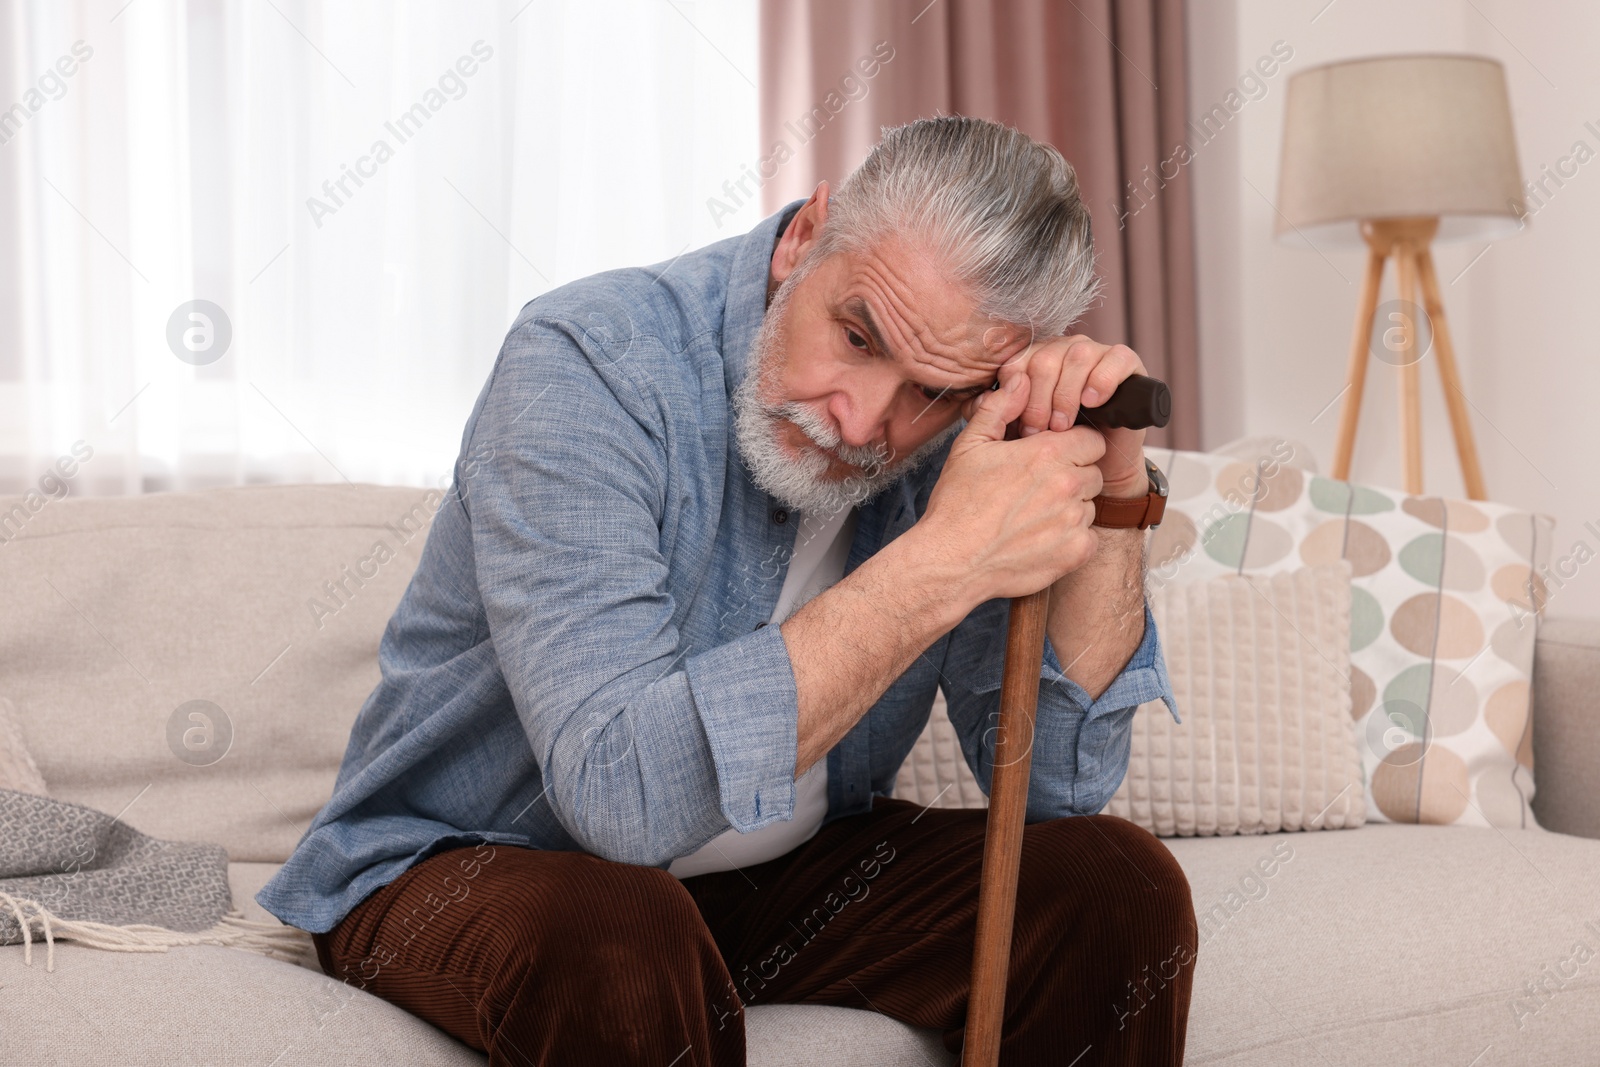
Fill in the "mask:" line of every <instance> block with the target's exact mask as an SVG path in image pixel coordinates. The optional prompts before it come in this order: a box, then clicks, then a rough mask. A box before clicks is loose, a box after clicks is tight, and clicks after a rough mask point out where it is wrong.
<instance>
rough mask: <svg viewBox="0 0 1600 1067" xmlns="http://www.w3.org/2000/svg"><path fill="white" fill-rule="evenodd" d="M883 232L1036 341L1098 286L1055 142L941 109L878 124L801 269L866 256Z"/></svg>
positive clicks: (1081, 308)
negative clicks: (922, 251) (879, 133)
mask: <svg viewBox="0 0 1600 1067" xmlns="http://www.w3.org/2000/svg"><path fill="white" fill-rule="evenodd" d="M890 235H899V236H907V237H910V238H912V239H913V240H915V241H918V242H919V243H921V244H923V246H924V247H926V248H927V249H929V250H930V251H931V252H932V253H933V255H934V256H935V257H936V260H937V261H938V262H940V263H942V264H944V265H945V267H946V269H947V270H949V271H950V273H951V274H952V275H953V276H954V277H955V278H956V279H958V280H959V281H960V282H961V283H963V284H964V285H965V286H966V287H967V289H968V291H969V292H970V293H971V294H972V297H973V299H974V301H975V303H976V304H977V311H978V314H979V315H981V316H988V317H992V318H995V319H998V320H1000V321H1001V322H1005V323H1010V324H1012V325H1016V326H1024V327H1027V328H1030V329H1031V330H1032V331H1033V333H1034V334H1035V335H1036V336H1044V337H1053V336H1056V335H1058V334H1062V333H1065V332H1066V330H1067V327H1069V326H1070V325H1072V323H1074V322H1076V321H1077V320H1078V318H1079V317H1080V316H1082V315H1083V313H1084V312H1085V311H1086V310H1088V308H1089V305H1090V303H1091V301H1093V299H1094V298H1095V296H1096V295H1098V293H1099V288H1100V280H1099V278H1098V277H1097V276H1096V275H1095V273H1094V238H1093V236H1092V234H1091V232H1090V225H1089V209H1088V206H1087V205H1086V204H1084V202H1083V198H1082V196H1081V195H1080V194H1079V191H1078V175H1077V172H1076V171H1074V170H1073V169H1072V164H1070V163H1068V162H1067V161H1066V159H1065V158H1064V157H1063V156H1062V155H1061V153H1060V152H1058V151H1057V150H1056V149H1055V148H1053V147H1051V146H1050V145H1048V144H1043V143H1041V142H1039V141H1035V140H1033V139H1032V138H1031V137H1029V136H1028V135H1027V134H1025V133H1022V132H1021V131H1019V130H1015V129H1012V128H1011V127H1009V126H1005V125H1002V124H1001V123H998V122H991V121H989V120H987V119H977V118H967V117H964V116H960V115H949V116H941V117H938V118H931V119H918V120H917V121H916V122H911V123H907V124H906V125H904V126H895V127H893V128H886V129H884V131H883V139H882V140H881V141H879V142H878V144H877V145H876V146H875V147H874V148H873V149H872V151H871V153H870V154H869V155H868V156H867V158H866V161H865V162H863V163H862V164H861V166H859V167H857V168H856V170H855V172H854V173H852V174H851V175H850V176H849V177H848V178H846V179H845V181H844V183H843V184H842V185H840V186H839V189H838V191H837V192H835V193H834V194H833V195H832V196H831V197H830V198H829V203H828V221H827V223H826V224H824V225H823V227H822V230H821V233H820V234H819V235H818V237H817V243H816V245H815V246H814V247H813V249H812V254H811V255H809V256H807V257H806V258H807V260H809V261H810V262H809V263H807V264H806V265H805V266H806V267H813V266H815V265H816V264H817V263H818V262H820V261H821V260H823V259H826V258H827V257H828V256H830V255H832V254H833V253H835V252H842V251H851V252H855V253H857V254H862V253H866V252H868V251H870V250H872V248H873V246H875V245H876V244H877V243H878V242H879V241H881V240H882V239H883V238H885V237H887V236H890ZM804 273H810V271H809V270H805V271H804Z"/></svg>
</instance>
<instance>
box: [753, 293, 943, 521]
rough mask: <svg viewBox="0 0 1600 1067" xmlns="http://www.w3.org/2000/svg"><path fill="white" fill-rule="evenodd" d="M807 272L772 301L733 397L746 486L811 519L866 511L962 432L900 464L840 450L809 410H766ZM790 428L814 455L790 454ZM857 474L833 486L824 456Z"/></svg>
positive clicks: (790, 405)
mask: <svg viewBox="0 0 1600 1067" xmlns="http://www.w3.org/2000/svg"><path fill="white" fill-rule="evenodd" d="M806 273H808V272H806V271H804V270H797V271H795V272H793V273H792V274H790V275H789V277H787V278H785V279H784V281H783V284H782V285H780V286H779V287H778V291H777V292H776V293H775V294H774V295H773V298H772V305H771V307H769V308H768V309H767V314H766V315H765V317H763V319H762V320H761V328H760V330H758V331H757V333H756V338H755V341H754V343H753V344H752V345H751V349H750V356H749V359H750V365H749V368H748V369H747V371H746V373H745V377H744V381H742V382H740V383H739V388H738V389H736V390H734V394H733V423H734V435H735V440H736V442H737V444H738V448H739V453H740V455H741V456H742V457H743V458H744V463H745V467H746V468H747V469H748V470H749V471H750V477H751V480H752V481H754V482H755V483H756V485H757V486H759V487H760V488H761V489H763V490H765V491H766V492H767V493H769V494H771V495H772V496H774V497H776V498H777V499H778V500H780V501H782V502H783V503H784V504H785V505H787V506H788V507H790V508H793V509H795V510H797V511H801V512H804V513H806V514H810V515H817V516H830V515H835V514H837V513H838V512H840V511H843V510H844V509H845V508H849V507H854V506H856V505H858V504H865V503H866V502H867V501H869V500H871V499H872V498H873V497H875V496H877V495H878V494H879V493H881V492H883V490H885V489H887V488H888V487H889V486H890V485H892V484H894V482H895V481H897V480H898V479H899V478H900V476H901V475H903V474H906V473H909V472H910V471H913V470H915V469H916V468H917V467H919V466H921V465H922V464H923V463H924V462H926V461H927V459H928V458H929V457H930V456H932V455H933V454H934V453H935V452H937V451H938V450H939V449H940V447H942V446H943V445H944V443H945V441H947V440H949V438H950V437H951V436H952V435H954V434H955V433H957V432H958V431H959V430H960V429H961V425H962V424H961V422H960V421H959V420H957V421H956V422H954V423H952V424H951V425H950V426H948V427H946V428H945V429H944V430H942V431H941V432H939V433H938V434H935V435H934V436H933V437H932V438H931V439H929V440H928V441H926V442H925V443H923V444H922V445H921V446H920V447H919V448H917V450H916V451H915V452H913V453H911V455H909V456H907V457H906V458H905V459H903V460H900V461H899V462H895V458H894V456H893V454H892V453H891V452H890V450H889V448H888V447H887V446H886V445H878V446H864V447H863V446H854V445H846V444H843V443H841V441H840V438H839V434H838V433H837V432H836V431H835V430H834V429H833V427H832V426H830V425H829V423H828V420H827V419H825V418H823V417H822V416H821V415H819V414H817V412H815V411H813V410H812V409H811V408H808V407H806V406H805V405H803V404H799V403H796V402H793V401H786V402H784V403H780V404H768V403H766V402H765V401H763V400H762V399H761V395H760V394H761V392H762V391H763V389H764V390H765V391H767V392H769V393H770V392H776V391H777V386H778V383H777V377H778V373H779V360H780V358H781V356H782V353H781V352H780V351H779V348H778V339H779V337H780V334H781V330H782V327H783V323H784V321H785V320H786V319H787V317H788V313H789V297H790V295H791V293H792V292H793V290H794V286H795V285H796V284H798V283H799V282H800V280H801V279H802V278H803V277H804V276H805V274H806ZM784 422H789V423H792V424H793V425H795V426H797V427H799V429H800V431H801V432H802V433H803V434H805V435H806V437H808V438H809V439H810V440H811V443H812V445H813V446H814V447H813V448H806V449H804V450H803V451H802V452H801V453H800V455H798V456H794V455H791V454H790V453H789V452H788V451H787V450H786V448H785V446H784V445H783V444H781V443H780V441H779V437H780V434H781V433H782V432H783V423H784ZM824 452H826V453H831V454H832V455H833V456H834V457H835V458H837V459H840V460H842V461H843V462H845V463H847V464H849V465H851V466H852V467H856V468H858V473H853V474H848V475H846V476H845V477H843V478H839V479H833V478H829V477H828V476H827V474H828V468H829V462H828V455H825V454H824Z"/></svg>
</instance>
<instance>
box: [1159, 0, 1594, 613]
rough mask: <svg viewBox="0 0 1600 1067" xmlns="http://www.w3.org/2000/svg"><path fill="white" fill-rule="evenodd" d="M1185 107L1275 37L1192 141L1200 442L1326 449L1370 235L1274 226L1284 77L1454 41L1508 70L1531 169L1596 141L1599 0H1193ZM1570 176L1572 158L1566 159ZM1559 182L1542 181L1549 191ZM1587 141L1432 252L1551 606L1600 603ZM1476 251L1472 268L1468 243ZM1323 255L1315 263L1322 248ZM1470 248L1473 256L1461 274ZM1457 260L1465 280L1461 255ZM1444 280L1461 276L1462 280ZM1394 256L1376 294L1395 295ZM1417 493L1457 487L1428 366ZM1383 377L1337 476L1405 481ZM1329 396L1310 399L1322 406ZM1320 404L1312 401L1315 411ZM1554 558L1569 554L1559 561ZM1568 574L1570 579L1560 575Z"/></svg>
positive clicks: (1330, 446) (1320, 452) (1580, 609)
mask: <svg viewBox="0 0 1600 1067" xmlns="http://www.w3.org/2000/svg"><path fill="white" fill-rule="evenodd" d="M1188 12H1189V19H1190V63H1191V73H1190V86H1189V89H1190V102H1191V113H1192V114H1193V115H1195V116H1198V115H1200V114H1202V113H1204V112H1207V111H1209V110H1210V109H1211V107H1212V106H1213V105H1214V104H1217V103H1220V102H1222V101H1223V100H1224V98H1225V96H1226V94H1227V92H1228V91H1229V90H1230V89H1232V88H1234V87H1235V86H1236V84H1237V82H1238V79H1239V77H1240V75H1241V74H1242V73H1243V72H1244V71H1246V70H1247V69H1248V68H1249V67H1250V66H1251V65H1252V64H1253V63H1254V62H1255V60H1256V59H1257V57H1259V56H1262V55H1264V54H1267V53H1268V52H1269V51H1270V50H1271V48H1272V46H1273V44H1274V42H1277V41H1283V42H1285V43H1286V44H1287V45H1289V46H1290V47H1291V48H1292V49H1293V51H1294V55H1293V58H1292V59H1291V60H1290V61H1289V62H1288V63H1287V64H1286V65H1284V67H1283V68H1282V69H1281V70H1280V71H1278V72H1277V73H1276V74H1275V75H1274V76H1273V77H1272V78H1270V79H1265V80H1266V83H1267V90H1266V92H1265V93H1264V94H1257V95H1258V98H1257V99H1254V100H1250V101H1248V102H1247V103H1246V104H1245V106H1243V107H1242V108H1240V109H1239V111H1238V113H1237V114H1236V115H1234V117H1233V118H1232V120H1231V122H1230V123H1229V125H1228V126H1227V127H1225V128H1224V129H1223V131H1222V132H1221V134H1219V135H1218V136H1217V137H1216V138H1215V139H1214V140H1212V141H1210V142H1209V143H1207V144H1206V145H1205V146H1204V147H1202V148H1200V149H1199V150H1198V151H1197V152H1196V156H1195V159H1194V162H1193V163H1192V164H1191V165H1192V167H1193V168H1194V171H1193V173H1194V188H1195V198H1196V203H1195V207H1196V217H1197V220H1198V223H1197V225H1198V229H1199V232H1198V239H1199V240H1198V244H1199V259H1200V262H1199V274H1200V304H1201V322H1200V335H1201V359H1202V367H1203V369H1204V380H1205V385H1206V393H1205V395H1204V397H1203V398H1202V404H1203V411H1202V420H1203V425H1202V435H1203V444H1204V446H1205V447H1208V448H1209V447H1212V446H1215V445H1217V444H1221V443H1223V442H1225V441H1228V440H1230V439H1232V438H1234V437H1237V436H1240V435H1244V434H1258V433H1259V434H1265V433H1280V434H1285V435H1288V436H1290V437H1293V438H1296V439H1298V440H1301V441H1304V442H1305V443H1306V444H1307V445H1308V446H1309V448H1310V450H1311V452H1312V453H1313V455H1314V456H1315V457H1316V460H1317V463H1318V465H1319V467H1320V469H1321V470H1322V471H1323V472H1324V473H1326V472H1327V471H1328V469H1329V467H1330V465H1331V463H1332V460H1333V450H1334V441H1335V437H1336V435H1337V432H1338V422H1339V415H1340V406H1341V404H1342V400H1341V402H1340V403H1335V404H1333V405H1332V406H1331V407H1326V409H1325V406H1326V405H1328V403H1329V401H1330V400H1332V399H1333V398H1334V397H1335V396H1336V395H1337V394H1338V393H1339V391H1340V389H1342V388H1343V387H1344V383H1345V371H1346V360H1347V356H1348V347H1349V343H1350V330H1351V324H1352V321H1353V319H1354V315H1355V304H1356V300H1357V295H1358V291H1359V288H1360V281H1361V275H1362V271H1363V269H1364V263H1365V251H1364V250H1362V249H1348V250H1345V249H1335V248H1330V247H1324V248H1322V249H1321V251H1322V255H1318V254H1317V252H1315V251H1308V250H1305V249H1303V248H1296V247H1294V246H1290V245H1283V244H1278V243H1276V242H1275V241H1274V240H1273V237H1272V229H1273V222H1274V218H1275V215H1274V210H1273V207H1272V204H1271V201H1272V200H1273V199H1274V198H1275V197H1276V194H1277V183H1278V154H1279V148H1280V144H1281V141H1282V136H1281V134H1282V123H1283V106H1284V99H1285V95H1286V94H1285V89H1286V86H1287V84H1288V80H1289V78H1290V77H1291V76H1292V75H1293V74H1295V73H1296V72H1298V71H1301V70H1305V69H1307V68H1309V67H1312V66H1315V65H1317V64H1320V63H1326V62H1330V61H1332V60H1336V59H1343V58H1348V57H1352V56H1361V55H1375V54H1384V53H1395V52H1467V53H1474V54H1480V55H1489V56H1493V57H1494V58H1496V59H1499V60H1500V61H1501V62H1502V63H1503V64H1504V65H1505V68H1506V76H1507V80H1508V83H1509V86H1510V92H1511V104H1512V114H1513V118H1514V121H1515V124H1516V132H1517V142H1518V150H1519V154H1520V157H1521V160H1522V170H1523V177H1524V179H1529V178H1536V177H1539V176H1540V174H1541V167H1542V166H1544V165H1552V166H1553V165H1554V164H1555V163H1556V162H1557V160H1559V159H1560V158H1561V157H1564V156H1568V155H1569V154H1571V153H1572V152H1573V148H1574V142H1576V141H1579V140H1582V141H1585V142H1587V144H1588V147H1589V148H1590V149H1592V150H1594V151H1595V152H1596V153H1597V154H1600V134H1597V133H1594V132H1591V131H1589V130H1588V129H1586V128H1585V126H1584V124H1585V122H1586V121H1592V122H1593V123H1594V124H1595V127H1596V129H1597V130H1600V68H1597V66H1596V65H1595V64H1594V62H1593V60H1592V56H1591V55H1589V54H1588V53H1589V52H1590V51H1591V50H1592V47H1593V44H1594V42H1596V41H1600V5H1597V4H1593V3H1590V2H1589V0H1539V2H1537V3H1531V2H1527V0H1521V2H1518V0H1333V3H1332V4H1329V3H1328V0H1189V6H1188ZM1567 169H1568V170H1569V173H1570V170H1571V167H1570V166H1569V167H1568V168H1567ZM1551 188H1552V189H1555V186H1554V185H1551ZM1597 241H1600V157H1597V158H1596V159H1594V160H1592V161H1590V162H1588V163H1586V164H1585V165H1583V166H1581V167H1579V168H1578V172H1577V174H1576V176H1575V177H1572V178H1570V179H1567V180H1566V181H1565V184H1564V186H1562V187H1561V188H1559V189H1556V191H1555V193H1554V195H1552V196H1550V197H1549V198H1548V199H1547V200H1546V202H1545V204H1544V206H1543V207H1541V208H1539V209H1538V211H1537V212H1536V214H1535V215H1534V216H1533V218H1532V219H1531V221H1530V223H1529V226H1528V228H1527V229H1526V230H1524V231H1523V232H1522V233H1520V234H1517V235H1516V236H1514V237H1510V238H1507V239H1505V240H1503V241H1499V242H1496V243H1494V244H1493V245H1491V246H1488V251H1487V252H1485V251H1484V249H1485V247H1486V246H1485V245H1483V244H1481V243H1478V244H1444V245H1437V246H1435V252H1434V258H1435V261H1436V264H1437V267H1438V272H1439V280H1440V284H1441V286H1442V288H1443V289H1444V300H1445V306H1446V310H1447V312H1448V314H1449V320H1450V325H1451V332H1452V336H1453V338H1454V340H1455V342H1456V350H1457V352H1456V355H1457V362H1458V364H1459V368H1460V372H1461V377H1462V389H1463V391H1464V392H1465V394H1466V396H1467V398H1468V400H1469V401H1470V403H1471V405H1472V408H1473V409H1474V410H1473V411H1472V415H1471V417H1472V430H1473V435H1474V438H1475V440H1476V442H1477V447H1478V453H1479V457H1480V460H1481V463H1482V466H1483V471H1484V480H1485V482H1486V483H1487V488H1488V495H1489V498H1490V499H1491V500H1494V501H1499V502H1503V503H1507V504H1511V505H1515V506H1517V507H1522V508H1528V509H1532V510H1536V511H1540V512H1544V513H1546V514H1549V515H1553V516H1555V517H1556V520H1557V525H1556V539H1555V545H1554V551H1553V552H1552V555H1551V560H1552V570H1551V577H1552V578H1554V579H1557V580H1558V581H1559V580H1561V579H1563V578H1565V580H1564V581H1561V584H1560V585H1559V587H1557V586H1556V585H1555V583H1552V592H1551V595H1550V599H1549V602H1548V611H1549V613H1550V614H1551V615H1573V614H1600V562H1589V557H1591V556H1595V557H1597V558H1600V536H1597V535H1596V534H1594V533H1590V532H1589V531H1587V530H1586V529H1585V528H1584V523H1586V522H1592V523H1593V524H1594V526H1595V527H1596V529H1597V530H1600V478H1597V477H1596V476H1595V474H1594V467H1593V464H1594V463H1595V462H1596V460H1597V459H1600V410H1597V409H1596V405H1597V401H1600V360H1597V359H1596V358H1595V357H1596V349H1597V343H1596V327H1595V311H1596V310H1597V309H1600V284H1597V283H1600V263H1597V256H1596V252H1597ZM1480 253H1483V255H1482V258H1480V259H1478V260H1477V261H1476V262H1475V263H1474V262H1473V259H1474V257H1476V256H1478V255H1479V254H1480ZM1324 257H1325V258H1324ZM1469 264H1470V268H1469ZM1463 270H1465V274H1462V271H1463ZM1458 275H1460V277H1459V279H1458ZM1394 288H1395V283H1394V270H1393V265H1392V263H1391V265H1390V267H1389V270H1388V271H1387V273H1386V276H1385V291H1384V294H1383V297H1382V299H1390V298H1392V297H1393V296H1394V295H1395V294H1394ZM1420 369H1421V379H1422V417H1423V427H1424V435H1423V462H1424V489H1425V491H1426V492H1428V493H1437V494H1442V495H1445V496H1452V497H1462V498H1464V497H1465V496H1466V489H1465V486H1464V483H1463V481H1462V478H1461V472H1460V467H1459V463H1458V461H1457V459H1456V453H1455V446H1454V443H1453V439H1452V437H1451V433H1450V424H1449V417H1448V413H1447V411H1446V408H1445V404H1444V398H1443V387H1442V385H1441V383H1440V381H1439V373H1438V367H1437V365H1436V363H1435V361H1434V359H1433V357H1432V356H1431V355H1430V356H1429V357H1428V358H1426V359H1425V360H1424V361H1423V362H1422V364H1421V368H1420ZM1395 382H1396V371H1395V370H1394V368H1392V367H1390V366H1388V365H1387V364H1384V363H1380V362H1378V361H1376V360H1372V361H1370V362H1369V364H1368V368H1367V380H1366V395H1365V397H1364V398H1363V401H1362V410H1361V424H1360V428H1359V430H1358V431H1357V434H1356V448H1355V456H1354V460H1353V463H1352V467H1351V473H1350V477H1351V479H1352V480H1353V481H1357V482H1363V483H1367V484H1372V485H1382V486H1389V487H1395V488H1398V487H1401V485H1402V476H1401V465H1400V455H1399V433H1398V415H1397V411H1398V408H1397V403H1398V399H1397V395H1396V390H1395ZM1324 409H1325V410H1324ZM1319 412H1320V413H1321V414H1320V415H1319ZM1563 560H1564V562H1563ZM1567 575H1571V577H1570V578H1566V576H1567Z"/></svg>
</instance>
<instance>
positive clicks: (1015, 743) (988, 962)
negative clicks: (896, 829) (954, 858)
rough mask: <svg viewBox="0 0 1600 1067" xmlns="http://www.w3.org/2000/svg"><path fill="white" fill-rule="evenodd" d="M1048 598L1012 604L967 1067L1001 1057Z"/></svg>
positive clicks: (1042, 594) (989, 1065)
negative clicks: (1012, 931) (1002, 1030)
mask: <svg viewBox="0 0 1600 1067" xmlns="http://www.w3.org/2000/svg"><path fill="white" fill-rule="evenodd" d="M1049 597H1050V591H1049V589H1043V590H1040V591H1039V592H1037V593H1034V594H1033V595H1032V596H1025V597H1020V598H1018V599H1015V600H1013V601H1012V602H1011V622H1010V626H1009V629H1008V630H1007V632H1006V662H1005V673H1004V674H1003V675H1002V676H1001V683H1000V725H999V735H998V737H997V739H996V741H995V751H994V774H993V777H992V778H991V780H990V783H989V824H988V829H987V831H986V834H985V838H984V846H983V873H982V875H981V879H980V881H979V884H978V926H977V933H976V937H975V940H974V943H973V952H972V985H971V991H970V994H969V996H968V999H967V1031H966V1041H965V1044H964V1045H963V1048H962V1053H961V1064H962V1067H994V1065H995V1064H996V1063H997V1062H998V1061H999V1058H1000V1026H1001V1022H1002V1020H1003V1018H1004V1016H1005V1005H1006V971H1007V968H1008V966H1009V964H1010V960H1011V926H1012V919H1013V917H1014V916H1015V914H1016V906H1017V872H1018V868H1019V866H1020V863H1021V860H1022V828H1023V823H1024V819H1025V817H1026V815H1027V811H1028V773H1029V771H1030V769H1031V768H1032V766H1033V719H1034V713H1035V712H1036V711H1037V710H1038V705H1039V668H1040V666H1041V665H1042V664H1043V662H1044V633H1045V618H1046V615H1047V609H1048V608H1049V603H1050V601H1049Z"/></svg>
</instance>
